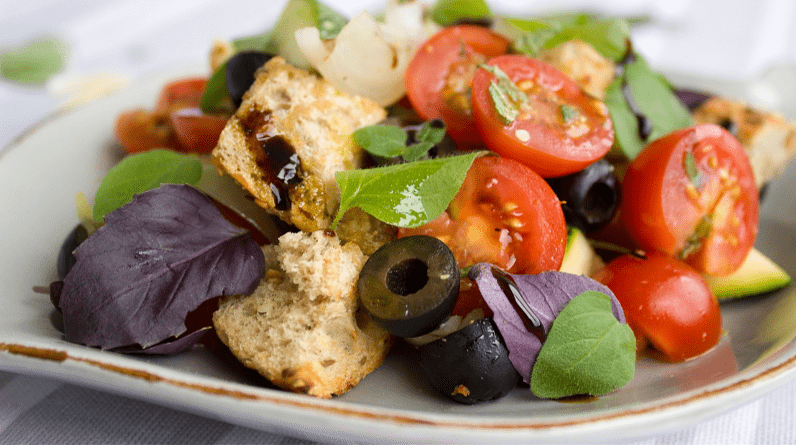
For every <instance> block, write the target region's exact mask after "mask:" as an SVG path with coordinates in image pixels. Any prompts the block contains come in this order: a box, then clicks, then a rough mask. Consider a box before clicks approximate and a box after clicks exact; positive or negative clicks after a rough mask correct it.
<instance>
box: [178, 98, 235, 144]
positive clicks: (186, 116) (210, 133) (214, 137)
mask: <svg viewBox="0 0 796 445" xmlns="http://www.w3.org/2000/svg"><path fill="white" fill-rule="evenodd" d="M169 120H170V122H171V126H172V128H174V132H175V133H176V135H177V140H179V141H180V144H181V145H182V146H183V147H186V149H187V151H190V152H192V153H210V152H211V151H213V149H214V148H216V144H217V143H218V137H219V136H220V135H221V131H222V130H223V129H224V127H225V126H226V125H227V120H228V118H227V116H223V115H210V114H204V113H202V110H200V109H199V108H181V109H179V110H175V111H173V112H171V114H169Z"/></svg>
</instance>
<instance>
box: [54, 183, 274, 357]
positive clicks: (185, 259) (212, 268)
mask: <svg viewBox="0 0 796 445" xmlns="http://www.w3.org/2000/svg"><path fill="white" fill-rule="evenodd" d="M75 257H76V258H77V262H76V263H75V265H74V267H72V269H71V270H70V271H69V273H68V274H67V275H66V277H65V278H64V286H63V290H62V292H61V294H60V298H59V301H58V304H59V307H60V309H61V311H62V313H63V319H64V334H65V337H66V339H67V340H68V341H71V342H76V343H81V344H85V345H88V346H98V347H100V348H103V349H113V348H119V347H133V346H135V345H140V346H141V347H142V348H144V349H146V348H148V347H150V346H153V345H156V344H158V343H160V342H162V341H164V340H167V339H172V338H173V337H175V336H178V335H181V334H182V333H184V332H185V331H186V326H185V318H186V316H187V314H188V313H189V312H191V311H193V310H194V309H196V308H197V307H198V306H199V305H200V304H202V303H203V302H204V301H207V300H209V299H211V298H215V297H218V296H221V295H235V294H249V293H251V292H253V291H254V289H255V288H256V287H257V285H258V284H259V281H260V279H261V278H262V276H263V274H264V271H265V260H264V257H263V253H262V250H261V249H260V247H259V245H257V243H256V242H255V241H254V240H253V239H252V238H251V234H250V233H249V232H247V231H245V230H243V229H241V228H239V227H236V226H234V225H233V224H231V223H229V222H228V221H227V220H226V219H225V218H224V217H223V216H222V215H221V213H220V212H219V211H218V209H216V207H215V205H213V202H212V201H211V200H210V198H208V197H207V196H206V195H205V194H203V193H202V192H200V191H199V190H197V189H195V188H193V187H191V186H188V185H175V184H166V185H163V186H161V187H159V188H157V189H154V190H149V191H147V192H144V193H141V194H139V195H136V196H135V198H134V199H133V201H132V202H131V203H129V204H126V205H124V206H122V207H120V208H119V209H117V210H115V211H113V212H111V213H109V214H108V215H107V216H106V218H105V225H103V226H102V227H101V228H99V229H97V231H96V232H94V234H92V235H91V236H90V237H89V238H88V239H87V240H86V241H84V242H83V243H82V244H81V245H80V246H78V248H77V249H76V250H75Z"/></svg>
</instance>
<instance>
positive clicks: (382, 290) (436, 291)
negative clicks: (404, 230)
mask: <svg viewBox="0 0 796 445" xmlns="http://www.w3.org/2000/svg"><path fill="white" fill-rule="evenodd" d="M357 292H358V294H359V300H360V301H361V302H362V307H364V308H365V310H366V311H367V312H368V314H370V316H371V318H373V320H374V321H376V323H378V324H380V325H381V326H383V327H384V328H385V329H387V330H388V331H389V332H390V333H391V334H393V335H395V336H398V337H417V336H420V335H424V334H427V333H429V332H431V331H433V330H434V329H436V328H437V326H439V325H440V323H442V322H443V321H445V319H446V318H447V317H448V316H449V315H450V313H451V311H452V310H453V307H454V305H455V304H456V299H457V297H458V296H459V268H458V266H457V264H456V257H454V256H453V252H451V250H450V248H448V246H447V245H445V243H443V242H442V241H440V240H438V239H437V238H434V237H430V236H426V235H414V236H409V237H404V238H400V239H397V240H395V241H392V242H390V243H387V244H385V245H383V246H382V247H381V248H379V250H377V251H375V252H373V255H371V256H370V258H368V260H367V262H365V265H364V266H363V267H362V270H360V272H359V279H358V280H357Z"/></svg>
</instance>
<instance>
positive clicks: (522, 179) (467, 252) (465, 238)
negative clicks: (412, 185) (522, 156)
mask: <svg viewBox="0 0 796 445" xmlns="http://www.w3.org/2000/svg"><path fill="white" fill-rule="evenodd" d="M414 234H425V235H431V236H434V237H437V238H439V239H440V240H442V241H443V242H444V243H445V244H447V245H448V247H450V248H451V250H452V251H453V253H454V255H455V256H456V259H457V261H458V262H459V267H467V266H470V265H472V264H475V263H477V262H489V263H492V264H495V265H497V266H498V267H500V268H502V269H504V270H507V271H509V272H511V273H525V274H531V273H539V272H542V271H547V270H558V268H559V267H560V266H561V261H562V260H563V258H564V250H565V248H566V243H567V227H566V222H565V220H564V212H563V211H562V210H561V203H560V202H559V200H558V198H557V197H556V195H555V193H554V192H553V190H552V189H551V188H550V186H549V185H547V182H545V180H544V179H542V178H541V177H540V176H539V175H537V174H536V173H535V172H534V171H533V170H531V169H530V168H528V167H526V166H525V165H523V164H521V163H519V162H517V161H514V160H512V159H508V158H501V157H497V156H485V157H481V158H478V159H476V160H475V162H473V165H472V167H470V170H469V171H468V172H467V177H466V178H465V179H464V183H463V184H462V187H461V188H460V189H459V192H458V193H457V194H456V197H455V198H454V199H453V201H452V202H451V204H450V205H449V206H448V210H447V211H446V212H444V213H442V215H440V216H439V217H437V218H436V219H434V220H433V221H431V222H430V223H428V224H425V225H423V226H420V227H417V228H414V229H400V230H399V233H398V236H408V235H414Z"/></svg>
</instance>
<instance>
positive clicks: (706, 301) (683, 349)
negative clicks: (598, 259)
mask: <svg viewBox="0 0 796 445" xmlns="http://www.w3.org/2000/svg"><path fill="white" fill-rule="evenodd" d="M593 278H594V279H596V280H597V281H599V282H601V283H603V284H605V285H606V286H608V288H609V289H611V291H613V293H614V294H615V295H616V298H617V299H619V302H620V303H621V304H622V309H623V310H624V311H625V317H626V318H627V323H628V325H630V327H631V328H632V329H633V333H634V334H635V335H636V339H637V341H636V343H637V345H645V344H649V345H651V346H652V347H654V349H655V350H656V351H658V352H660V353H661V354H662V356H663V357H662V358H663V359H664V360H666V361H673V362H679V361H683V360H687V359H689V358H693V357H696V356H698V355H701V354H703V353H705V352H706V351H708V350H710V349H711V348H713V347H714V346H715V345H716V344H717V343H718V341H719V338H720V337H721V331H722V328H721V311H720V309H719V303H718V301H717V300H716V297H715V296H713V294H712V293H711V291H710V288H709V287H708V285H707V283H706V282H705V279H704V278H703V277H702V275H701V274H700V273H699V272H697V271H696V270H694V269H693V268H691V267H690V266H688V265H687V264H685V263H683V262H682V261H678V260H676V259H674V258H672V257H669V256H667V255H664V254H661V253H657V252H653V253H649V254H647V256H646V259H642V258H638V257H635V256H631V255H623V256H620V257H619V258H616V259H615V260H613V261H611V262H609V263H608V264H606V265H605V266H604V267H603V268H602V269H600V270H599V271H597V273H596V274H595V275H594V277H593Z"/></svg>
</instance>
